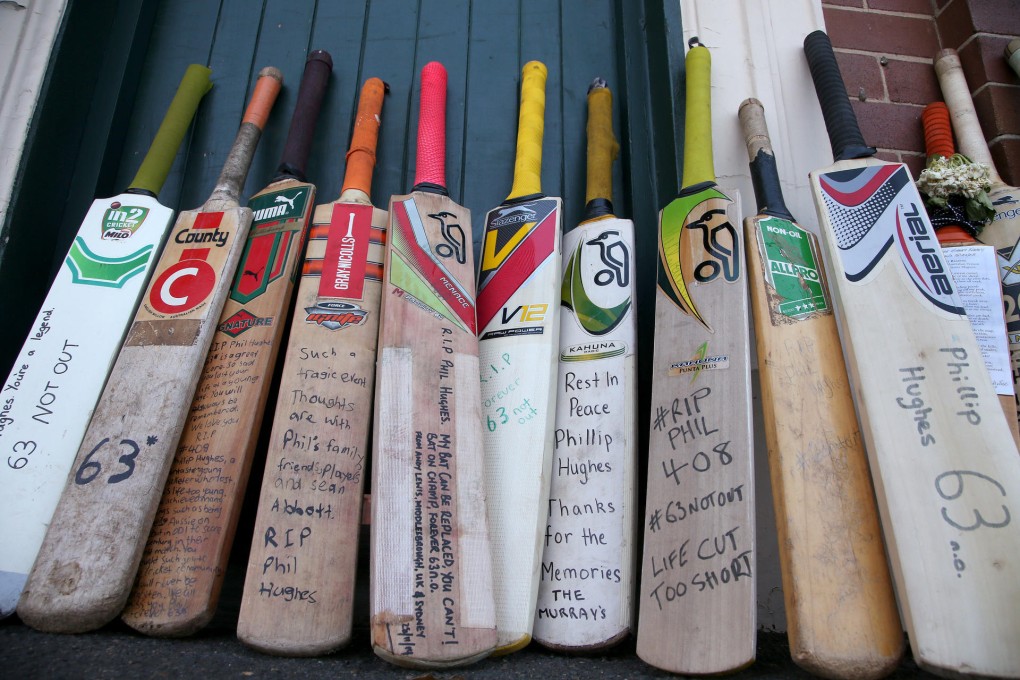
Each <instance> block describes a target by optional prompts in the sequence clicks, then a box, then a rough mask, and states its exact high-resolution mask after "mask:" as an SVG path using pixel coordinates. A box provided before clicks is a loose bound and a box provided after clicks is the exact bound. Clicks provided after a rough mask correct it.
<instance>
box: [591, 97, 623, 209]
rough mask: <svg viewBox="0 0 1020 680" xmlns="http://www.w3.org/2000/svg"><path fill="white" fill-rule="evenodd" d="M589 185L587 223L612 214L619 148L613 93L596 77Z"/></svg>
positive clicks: (592, 103)
mask: <svg viewBox="0 0 1020 680" xmlns="http://www.w3.org/2000/svg"><path fill="white" fill-rule="evenodd" d="M587 132H588V185H587V190H586V191H585V208H584V221H588V220H592V219H595V218H598V217H605V216H607V215H612V214H613V161H614V160H615V159H616V155H617V154H618V153H619V151H620V145H619V144H618V143H617V141H616V137H615V136H614V135H613V94H612V93H611V92H610V91H609V88H608V87H607V86H606V81H605V80H603V79H602V78H596V79H595V80H593V81H592V83H591V86H589V87H588V128H587Z"/></svg>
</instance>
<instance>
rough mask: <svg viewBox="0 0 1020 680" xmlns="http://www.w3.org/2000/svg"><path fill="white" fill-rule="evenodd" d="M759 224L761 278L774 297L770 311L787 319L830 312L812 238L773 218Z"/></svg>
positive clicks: (789, 224)
mask: <svg viewBox="0 0 1020 680" xmlns="http://www.w3.org/2000/svg"><path fill="white" fill-rule="evenodd" d="M759 225H760V227H761V228H760V229H759V231H758V249H759V250H760V251H761V255H762V262H764V264H765V278H766V280H767V281H768V283H769V285H770V286H771V287H772V289H773V291H775V295H776V297H777V298H778V300H775V301H773V304H772V305H770V306H771V307H772V308H773V311H778V312H779V313H780V314H782V315H783V316H787V317H790V318H791V319H803V318H804V317H806V316H808V315H809V314H815V313H818V312H830V311H831V309H832V306H831V304H830V303H829V297H828V292H827V291H826V289H825V284H824V283H823V281H822V275H821V272H820V270H819V267H818V257H817V254H816V251H815V247H814V237H813V236H812V235H811V234H809V233H808V232H806V231H804V230H803V229H801V228H799V227H797V226H796V225H794V224H792V223H791V222H788V221H787V220H782V219H779V218H776V217H771V218H767V219H763V220H761V221H760V222H759Z"/></svg>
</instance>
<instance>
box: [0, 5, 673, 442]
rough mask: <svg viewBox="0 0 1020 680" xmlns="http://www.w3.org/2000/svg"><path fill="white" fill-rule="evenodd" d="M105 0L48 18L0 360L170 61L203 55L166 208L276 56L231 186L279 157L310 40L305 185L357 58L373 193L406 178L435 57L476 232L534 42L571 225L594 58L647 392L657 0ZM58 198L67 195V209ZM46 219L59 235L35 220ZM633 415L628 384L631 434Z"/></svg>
mask: <svg viewBox="0 0 1020 680" xmlns="http://www.w3.org/2000/svg"><path fill="white" fill-rule="evenodd" d="M124 4H126V3H118V2H110V1H108V0H95V2H93V3H91V4H90V5H89V9H90V10H91V12H85V11H84V10H83V9H82V7H84V5H82V4H81V3H80V1H79V2H75V3H74V5H73V6H72V12H70V13H69V15H68V16H69V17H70V18H73V20H74V23H73V25H72V26H71V28H68V29H65V32H66V34H67V37H66V39H65V40H64V43H63V49H62V51H61V52H60V53H59V54H58V55H57V58H56V60H55V62H54V64H55V68H54V72H53V75H52V76H51V78H52V82H53V83H55V84H59V85H60V86H61V87H62V88H63V89H62V90H60V91H59V94H57V93H56V92H55V91H52V89H51V91H50V93H49V95H48V96H47V97H46V98H45V101H44V110H43V112H42V113H41V115H40V116H39V123H38V125H39V126H40V127H39V129H40V130H46V134H43V133H41V132H38V131H33V135H35V136H34V137H33V138H32V144H31V150H30V154H29V161H28V162H27V164H26V170H25V171H24V173H23V179H24V181H23V184H22V185H21V191H20V193H19V194H18V195H16V196H15V197H14V203H13V204H12V211H11V216H12V220H11V222H10V224H9V233H10V236H11V238H10V243H9V245H8V246H7V254H6V255H5V256H4V257H3V259H2V260H0V283H3V284H5V285H6V286H7V289H8V290H10V289H17V290H24V291H25V294H24V295H22V296H19V297H18V298H17V299H15V300H13V301H12V300H6V301H5V302H4V303H3V304H4V308H3V318H4V320H5V322H7V321H8V319H10V320H11V321H10V322H9V323H8V324H7V325H8V326H9V328H10V329H12V330H11V333H9V334H8V336H6V337H5V339H4V343H5V346H4V350H5V351H4V356H3V358H4V359H5V361H4V363H3V364H2V365H0V369H2V370H7V369H8V368H9V365H10V361H11V360H12V359H13V356H14V353H15V351H16V350H17V348H18V346H19V345H20V343H21V341H22V338H23V337H24V333H25V329H27V325H28V323H29V322H30V321H31V318H32V317H33V316H34V314H35V313H36V311H37V310H38V306H39V304H40V302H41V300H42V295H43V294H44V293H45V290H46V288H47V287H48V285H49V275H50V273H51V270H52V266H53V263H54V262H57V261H59V260H60V259H61V258H62V256H63V252H64V251H65V250H66V247H67V244H66V243H64V242H62V241H61V238H62V239H69V238H70V234H71V232H70V231H69V229H70V227H69V226H68V225H71V224H72V223H73V225H77V223H78V220H80V216H81V214H83V212H84V208H85V206H87V204H88V202H87V201H85V202H84V204H81V203H82V200H83V198H82V197H87V198H88V200H91V198H92V197H93V196H95V195H96V193H97V188H102V189H105V190H106V191H107V192H108V193H116V191H119V190H120V189H121V188H122V187H123V186H124V185H126V184H127V183H128V182H129V181H130V179H131V178H132V176H133V175H134V172H135V171H136V169H137V167H138V163H139V162H140V158H141V155H142V154H143V153H144V150H145V149H146V148H147V146H148V144H149V141H150V140H151V137H152V135H153V133H154V131H155V127H156V126H157V125H158V123H159V120H160V119H161V117H162V115H163V112H164V111H165V108H166V106H167V103H168V101H169V97H170V95H171V94H172V92H173V90H174V88H175V87H176V85H177V82H178V81H179V80H180V77H181V75H182V73H183V71H184V68H185V67H186V65H187V64H189V63H192V62H197V63H204V64H207V65H209V66H210V67H211V68H212V70H213V74H212V79H213V82H214V87H213V90H212V91H211V92H210V94H209V95H207V97H206V98H205V100H204V102H203V103H202V106H201V108H200V109H199V113H198V116H197V118H196V122H195V125H194V127H193V129H192V131H191V134H190V136H189V138H188V139H187V140H186V143H185V145H186V148H185V149H184V150H182V152H181V154H180V156H179V158H178V161H177V163H176V164H175V166H174V169H173V171H172V172H171V175H170V178H169V179H168V182H167V185H166V186H165V188H164V191H163V192H162V194H161V197H162V198H163V200H164V202H165V203H166V204H168V205H171V206H173V207H177V208H179V209H192V208H195V207H198V206H200V205H201V204H202V203H203V202H204V201H205V200H206V198H207V197H208V196H209V193H210V192H211V190H212V187H213V185H214V183H215V181H216V178H217V176H218V174H219V172H220V169H221V167H222V165H223V162H224V160H225V159H226V156H227V153H228V151H229V148H230V146H231V144H232V143H233V140H234V136H235V134H236V132H237V129H238V126H239V124H240V120H241V116H242V113H243V111H244V109H245V107H246V105H247V101H248V98H249V96H250V94H251V90H252V86H253V84H254V81H255V78H256V76H257V73H258V71H259V69H260V68H262V67H263V66H267V65H272V66H276V67H277V68H279V69H280V70H281V71H283V73H284V78H285V84H284V89H283V91H282V92H281V95H280V98H279V99H278V101H277V105H276V107H275V109H274V111H273V113H272V115H271V116H270V119H269V123H268V125H267V128H266V130H265V133H264V135H263V140H262V143H261V144H260V146H259V149H258V151H257V152H256V156H255V159H254V162H253V165H252V168H251V171H250V173H249V177H248V181H247V183H246V185H245V190H244V195H243V196H242V197H241V199H242V202H246V201H247V199H248V197H249V196H250V194H252V193H253V192H255V191H257V190H258V189H259V188H261V187H262V186H264V185H265V184H266V182H267V181H268V180H269V179H270V178H271V176H272V175H273V173H274V171H275V168H276V165H277V164H278V162H279V157H280V153H281V151H282V148H283V143H284V140H285V137H286V134H287V128H288V124H289V119H290V114H291V111H292V109H293V106H294V100H295V97H296V95H297V90H298V84H299V81H300V76H301V73H302V71H303V68H304V61H305V58H306V55H307V53H308V51H309V50H310V49H326V50H328V51H329V52H330V53H331V54H332V56H333V61H334V73H333V77H332V79H331V81H330V88H329V89H328V90H327V93H326V99H325V101H324V104H323V108H322V115H321V118H320V121H319V124H318V127H317V134H316V143H315V146H314V148H313V151H312V158H311V159H310V163H309V179H311V180H312V181H315V182H316V183H317V184H318V185H319V200H320V202H326V201H330V200H333V199H335V198H336V197H337V196H338V195H339V191H340V186H341V183H342V178H343V171H344V167H345V160H344V156H345V154H346V151H347V148H348V145H349V142H350V135H351V129H352V126H353V122H354V115H355V107H356V104H357V96H358V93H359V91H360V89H361V85H362V83H363V81H364V80H365V79H366V78H368V77H371V76H377V77H380V78H382V79H383V80H384V81H386V82H387V83H388V84H389V85H390V94H389V95H388V96H387V97H386V101H385V104H384V107H383V114H382V127H381V131H380V140H379V148H378V151H377V158H378V161H377V166H376V173H375V179H374V183H373V199H374V202H375V203H376V204H377V205H379V206H385V205H386V204H387V202H388V200H389V197H390V196H391V195H393V194H403V193H406V192H407V191H408V190H409V189H410V188H411V186H412V184H413V181H414V174H415V171H414V160H415V153H416V152H415V145H416V137H417V121H418V88H419V78H420V71H421V67H422V66H423V65H424V64H425V63H427V62H428V61H431V60H438V61H441V62H443V64H444V65H445V66H446V69H447V71H448V74H449V83H448V90H447V146H446V150H447V183H448V186H449V188H450V191H451V194H452V196H453V198H454V199H455V200H457V201H458V202H460V203H463V204H464V205H466V206H467V207H468V208H469V209H470V210H471V211H472V214H473V216H474V224H473V225H472V226H473V227H474V228H473V230H472V231H473V232H474V237H475V242H476V248H477V247H478V243H479V242H480V238H481V230H480V228H479V225H480V224H481V221H482V219H483V217H484V214H485V212H486V210H488V209H489V208H491V207H493V206H494V205H496V204H498V203H499V202H501V201H502V200H503V199H505V198H506V196H507V194H508V193H509V191H510V187H511V184H512V179H513V165H514V152H515V149H516V136H517V118H518V111H517V109H518V101H519V91H520V72H521V67H522V66H523V64H524V63H525V62H527V61H528V60H531V59H539V60H541V61H543V62H544V63H545V64H546V66H547V68H548V72H549V74H548V81H547V87H546V117H545V139H544V144H543V172H542V180H543V184H542V188H543V190H544V191H545V192H546V193H547V194H550V195H558V196H561V197H562V198H563V199H564V208H565V210H564V213H565V215H564V223H565V225H566V226H573V225H576V224H577V223H578V221H579V220H580V219H581V216H582V213H583V209H584V197H585V196H584V194H585V164H586V145H585V125H586V122H587V89H588V86H589V84H590V83H591V81H592V79H593V78H594V77H595V76H601V77H603V78H605V79H606V80H607V81H608V83H609V86H610V89H611V90H612V92H613V113H614V129H615V132H616V136H617V138H618V140H619V142H620V147H621V150H620V157H619V159H618V161H617V162H616V163H615V165H614V168H613V190H614V192H613V193H614V195H613V198H614V206H615V208H616V212H617V214H618V215H620V216H621V217H626V218H630V219H633V220H634V222H635V225H636V227H637V234H638V237H637V249H638V253H637V257H638V278H637V284H638V307H637V309H638V321H639V327H640V333H641V341H640V347H639V352H638V357H639V366H640V367H641V382H642V389H641V390H640V392H641V393H642V394H644V393H645V392H647V385H648V366H649V360H650V358H651V336H652V333H651V319H652V311H653V308H652V302H653V300H654V278H653V276H652V272H654V268H655V257H656V244H655V227H656V222H657V212H658V208H659V207H660V206H662V205H664V204H665V203H666V202H668V201H669V200H670V199H671V198H672V197H673V196H674V195H675V193H676V190H677V185H678V183H679V182H678V177H679V170H680V161H679V159H678V156H677V151H678V143H677V140H679V139H681V138H682V131H683V130H682V127H683V120H682V115H679V112H682V84H683V81H682V60H683V54H684V46H683V44H682V43H681V42H680V17H679V9H678V7H677V6H676V3H674V2H659V1H657V0H642V1H640V2H638V1H636V0H584V1H582V0H559V1H555V0H504V1H500V2H490V1H482V0H365V1H364V2H357V1H350V0H346V1H343V2H340V1H336V0H328V1H327V0H214V1H210V0H150V1H149V4H147V5H146V4H144V3H143V4H142V5H140V6H139V7H132V8H130V11H128V10H127V9H125V8H124V7H122V6H121V5H124ZM108 25H113V26H118V27H124V26H131V25H134V26H135V28H134V29H131V30H128V31H127V33H126V35H127V36H129V37H126V38H125V37H124V36H125V34H124V32H123V31H121V33H120V34H118V35H120V40H118V41H105V42H102V41H101V42H100V43H98V45H99V47H100V48H101V49H97V43H96V42H95V41H94V39H92V40H90V39H89V36H90V35H91V36H94V35H96V34H97V32H103V29H102V28H101V27H102V26H108ZM71 29H74V30H71ZM89 31H91V33H89ZM106 32H107V33H108V32H109V31H108V29H107V31H106ZM115 57H117V58H119V61H118V59H115ZM96 98H101V99H102V101H101V102H100V101H94V100H95V99H96ZM70 101H86V102H90V104H89V106H88V107H87V108H88V111H89V113H88V115H87V116H85V117H84V118H83V117H81V116H78V117H75V116H74V115H69V110H70V107H69V106H68V102H70ZM44 123H45V124H47V125H48V127H45V126H43V124H44ZM55 149H59V150H60V153H59V154H58V153H57V152H56V151H55ZM55 159H56V160H55ZM57 161H59V162H57ZM114 179H115V180H116V181H114ZM49 186H56V187H58V189H59V196H62V197H63V196H67V203H66V205H64V204H62V201H54V200H53V198H52V196H47V194H46V193H45V192H44V191H43V189H44V188H47V187H49ZM40 196H47V197H46V199H45V205H46V206H47V208H48V209H50V210H51V211H52V212H54V216H53V218H52V221H51V222H48V223H47V224H46V225H40V222H39V220H38V218H37V216H36V214H35V213H36V212H37V211H38V205H40V203H39V201H40V198H39V197H40ZM72 197H74V200H75V201H76V202H77V203H78V204H81V205H74V206H73V207H72V203H71V200H72ZM57 204H60V205H57ZM72 213H73V215H72ZM72 217H73V220H72ZM60 229H63V230H64V231H63V232H59V230H60ZM58 232H59V233H61V234H62V236H61V238H56V237H55V236H54V235H55V234H57V233H58ZM65 232H66V233H65ZM12 302H13V304H12ZM15 336H16V337H15ZM645 423H647V403H646V398H642V401H641V402H640V412H639V431H642V433H643V431H644V430H645V429H646V426H645V425H644V424H645ZM642 437H644V434H642Z"/></svg>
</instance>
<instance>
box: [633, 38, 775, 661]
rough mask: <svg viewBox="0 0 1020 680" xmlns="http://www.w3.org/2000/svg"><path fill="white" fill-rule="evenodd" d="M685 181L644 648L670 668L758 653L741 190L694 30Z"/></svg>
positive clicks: (646, 656) (663, 250)
mask: <svg viewBox="0 0 1020 680" xmlns="http://www.w3.org/2000/svg"><path fill="white" fill-rule="evenodd" d="M690 47H691V49H690V51H689V52H688V53H687V60H686V74H687V110H686V118H685V120H686V123H685V129H684V169H683V188H682V189H681V190H680V194H679V195H678V197H677V198H676V199H674V200H673V201H672V202H671V203H670V204H669V205H667V206H666V207H665V208H663V210H662V212H661V213H659V266H658V279H657V281H658V285H657V287H656V295H655V298H656V302H655V355H654V359H653V361H652V403H651V419H652V422H651V428H650V434H649V446H648V448H649V450H648V487H647V489H648V494H647V500H646V503H645V515H644V525H645V529H644V531H645V534H644V536H645V540H644V555H643V558H642V564H641V590H640V599H639V607H640V610H639V612H640V613H639V617H638V636H637V654H638V656H639V657H641V659H643V660H644V661H645V662H647V663H649V664H651V665H653V666H655V667H657V668H661V669H663V670H667V671H670V672H671V673H682V674H697V675H703V674H717V673H726V672H731V671H735V670H738V669H740V668H743V667H744V666H747V665H748V664H750V663H752V662H753V661H754V657H755V651H756V646H757V627H756V607H757V603H756V601H755V518H754V448H753V447H754V439H753V435H752V430H751V370H750V340H749V338H748V332H749V316H748V314H749V312H748V300H747V277H746V274H745V271H746V268H745V262H744V245H743V238H742V235H741V230H740V214H739V212H740V210H739V206H740V202H739V199H738V197H737V195H736V192H734V191H732V190H729V189H720V188H719V187H718V186H717V185H716V181H715V169H714V164H713V159H712V118H711V92H710V85H711V57H710V56H709V51H708V48H706V47H705V46H704V45H701V44H700V43H698V41H697V38H692V39H691V41H690Z"/></svg>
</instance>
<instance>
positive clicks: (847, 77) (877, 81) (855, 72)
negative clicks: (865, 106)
mask: <svg viewBox="0 0 1020 680" xmlns="http://www.w3.org/2000/svg"><path fill="white" fill-rule="evenodd" d="M836 61H837V62H838V63H839V71H840V73H842V74H843V82H844V83H846V93H847V94H848V95H849V96H850V97H853V98H854V99H858V98H859V97H858V95H859V94H860V91H861V88H864V96H865V97H867V98H868V99H873V100H878V101H885V87H884V86H883V85H882V67H881V66H879V64H878V57H873V56H871V55H870V54H850V53H848V52H836Z"/></svg>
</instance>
